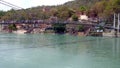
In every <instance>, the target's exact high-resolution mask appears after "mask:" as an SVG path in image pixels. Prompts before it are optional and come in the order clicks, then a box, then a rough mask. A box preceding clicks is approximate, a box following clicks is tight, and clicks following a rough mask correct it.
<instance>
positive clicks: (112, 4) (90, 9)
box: [0, 0, 120, 21]
mask: <svg viewBox="0 0 120 68" xmlns="http://www.w3.org/2000/svg"><path fill="white" fill-rule="evenodd" d="M43 9H44V10H45V11H44V10H43ZM77 12H86V14H87V15H88V16H89V15H90V16H96V17H99V18H104V19H109V20H110V19H111V18H113V17H112V16H113V14H114V13H120V0H73V1H69V2H66V3H65V4H63V5H57V6H38V7H31V8H28V9H24V10H13V9H12V10H9V11H7V12H4V11H0V21H2V20H35V19H37V20H38V19H43V20H44V19H49V18H50V17H51V16H56V17H58V18H59V19H62V20H67V19H68V18H70V17H75V18H78V17H76V15H77Z"/></svg>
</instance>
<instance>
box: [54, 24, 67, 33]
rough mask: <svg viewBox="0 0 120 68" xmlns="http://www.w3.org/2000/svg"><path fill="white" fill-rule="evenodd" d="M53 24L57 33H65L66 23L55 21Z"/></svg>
mask: <svg viewBox="0 0 120 68" xmlns="http://www.w3.org/2000/svg"><path fill="white" fill-rule="evenodd" d="M52 26H53V29H54V31H55V33H64V32H65V31H66V25H65V24H63V23H54V24H53V25H52Z"/></svg>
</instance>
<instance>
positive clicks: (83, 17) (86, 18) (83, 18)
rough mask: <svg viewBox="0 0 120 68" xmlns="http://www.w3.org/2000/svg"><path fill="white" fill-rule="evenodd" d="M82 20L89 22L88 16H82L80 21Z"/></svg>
mask: <svg viewBox="0 0 120 68" xmlns="http://www.w3.org/2000/svg"><path fill="white" fill-rule="evenodd" d="M82 20H85V21H88V16H87V15H80V17H79V21H82Z"/></svg>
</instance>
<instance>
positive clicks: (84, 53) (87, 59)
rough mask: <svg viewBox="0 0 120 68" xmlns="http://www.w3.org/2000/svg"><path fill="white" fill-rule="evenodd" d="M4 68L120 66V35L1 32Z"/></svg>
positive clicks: (0, 63) (0, 58)
mask: <svg viewBox="0 0 120 68" xmlns="http://www.w3.org/2000/svg"><path fill="white" fill-rule="evenodd" d="M0 68H120V38H107V37H79V36H71V35H57V34H24V35H17V34H3V33H0Z"/></svg>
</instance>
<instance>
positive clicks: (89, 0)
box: [64, 0, 102, 7]
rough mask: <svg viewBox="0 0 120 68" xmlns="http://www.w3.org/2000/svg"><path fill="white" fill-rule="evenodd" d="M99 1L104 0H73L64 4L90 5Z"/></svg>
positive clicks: (74, 5) (71, 5)
mask: <svg viewBox="0 0 120 68" xmlns="http://www.w3.org/2000/svg"><path fill="white" fill-rule="evenodd" d="M99 1H102V0H73V1H69V2H66V3H65V4H64V5H65V6H68V7H79V6H88V7H90V6H92V5H94V4H95V3H96V2H99Z"/></svg>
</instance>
